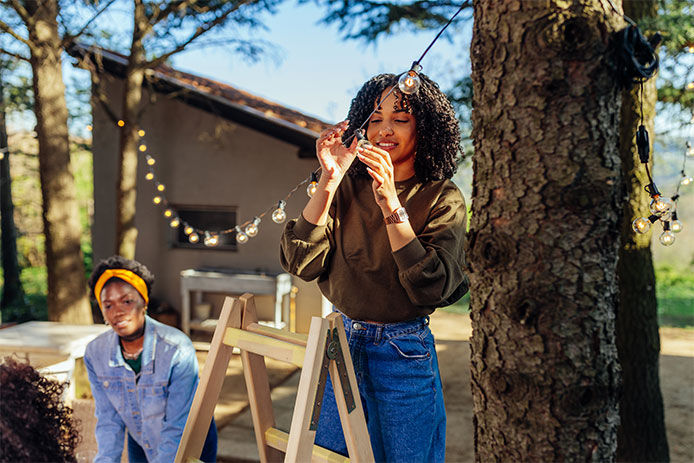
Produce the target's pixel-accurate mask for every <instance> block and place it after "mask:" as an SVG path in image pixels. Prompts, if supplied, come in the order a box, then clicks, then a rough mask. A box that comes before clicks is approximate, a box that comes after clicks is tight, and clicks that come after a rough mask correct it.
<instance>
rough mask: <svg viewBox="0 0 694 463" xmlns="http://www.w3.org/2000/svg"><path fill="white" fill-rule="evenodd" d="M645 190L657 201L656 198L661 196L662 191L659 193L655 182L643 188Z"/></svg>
mask: <svg viewBox="0 0 694 463" xmlns="http://www.w3.org/2000/svg"><path fill="white" fill-rule="evenodd" d="M643 189H644V190H646V193H648V194H649V195H651V198H653V199H656V198H655V197H656V196H660V191H658V187H657V186H656V185H655V182H651V183H649V184H648V185H646V186H645V187H643Z"/></svg>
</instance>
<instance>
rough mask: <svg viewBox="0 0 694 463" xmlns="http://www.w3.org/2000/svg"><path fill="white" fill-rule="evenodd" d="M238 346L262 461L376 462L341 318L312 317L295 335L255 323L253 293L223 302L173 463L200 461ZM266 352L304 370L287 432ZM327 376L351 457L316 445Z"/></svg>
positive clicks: (331, 315) (335, 314) (229, 298)
mask: <svg viewBox="0 0 694 463" xmlns="http://www.w3.org/2000/svg"><path fill="white" fill-rule="evenodd" d="M234 347H238V348H239V349H240V350H241V362H242V364H243V374H244V378H245V380H246V389H248V399H249V405H250V409H251V414H252V417H253V427H254V429H255V436H256V441H257V443H258V452H259V454H260V461H261V462H263V463H265V462H276V461H285V462H292V463H294V462H301V463H303V462H309V461H311V462H350V461H351V462H358V463H362V462H364V463H366V462H373V461H374V456H373V451H372V450H371V440H370V439H369V433H368V431H367V428H366V421H365V419H364V410H363V408H362V404H361V398H360V396H359V389H358V387H357V382H356V378H355V375H354V367H353V365H352V359H351V356H350V354H349V347H348V345H347V338H346V336H345V330H344V326H343V324H342V317H341V316H340V315H339V314H337V313H333V314H330V315H328V317H326V318H319V317H313V318H312V319H311V326H310V328H309V333H308V336H306V335H302V334H296V333H290V332H288V331H282V330H278V329H275V328H271V327H267V326H262V325H260V324H258V317H257V315H256V311H255V302H254V299H253V295H252V294H244V295H243V296H241V297H240V298H238V299H237V298H232V297H227V298H226V299H225V301H224V307H223V308H222V313H221V314H220V316H219V323H218V324H217V329H216V330H215V332H214V336H213V338H212V343H211V344H210V352H209V354H208V357H207V360H206V361H205V367H204V368H203V371H202V374H201V377H200V383H199V384H198V389H197V391H196V392H195V397H194V399H193V404H192V406H191V409H190V413H189V415H188V421H186V426H185V429H184V431H183V436H182V437H181V443H180V444H179V446H178V453H177V454H176V460H175V461H176V463H188V462H190V461H198V460H197V458H198V457H199V456H200V453H201V452H202V446H203V443H204V441H205V436H206V435H207V431H208V429H209V425H210V421H211V420H212V416H213V413H214V407H215V404H216V403H217V399H218V398H219V393H220V391H221V388H222V383H223V381H224V375H225V372H226V368H227V364H228V363H229V359H230V358H231V354H232V350H233V348H234ZM266 356H267V357H271V358H274V359H276V360H281V361H285V362H288V363H292V364H294V365H296V366H298V367H300V368H302V370H301V377H300V378H299V387H298V390H297V395H296V402H295V406H294V414H293V415H292V423H291V428H290V430H289V434H287V433H286V432H284V431H280V430H279V429H276V428H275V427H274V426H275V418H274V413H273V410H272V401H271V398H270V383H269V381H268V376H267V369H266V368H265V359H264V358H263V357H266ZM328 373H329V374H330V378H331V380H332V384H333V388H334V391H335V397H336V401H337V408H338V412H339V414H340V421H341V423H342V429H343V432H344V435H345V442H346V443H347V450H348V452H349V456H350V458H347V457H344V456H342V455H339V454H337V453H334V452H332V451H330V450H328V449H325V448H322V447H319V446H317V445H314V441H315V437H316V429H317V427H318V418H319V416H320V408H321V403H322V400H323V391H324V390H325V383H326V379H327V375H328Z"/></svg>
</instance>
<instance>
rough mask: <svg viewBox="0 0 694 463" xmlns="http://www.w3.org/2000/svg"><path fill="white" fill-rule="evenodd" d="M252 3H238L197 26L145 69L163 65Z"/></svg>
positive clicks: (249, 0) (150, 62)
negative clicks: (188, 35)
mask: <svg viewBox="0 0 694 463" xmlns="http://www.w3.org/2000/svg"><path fill="white" fill-rule="evenodd" d="M252 1H253V0H245V1H242V2H239V3H237V4H236V5H234V6H233V7H232V8H230V9H229V10H227V11H226V12H224V13H223V14H221V15H220V16H218V17H216V18H215V19H213V20H212V21H209V22H207V23H205V24H203V25H202V26H198V28H197V29H196V30H195V32H194V33H193V34H192V35H191V36H190V37H188V39H187V40H184V41H183V42H182V43H180V44H179V45H177V46H176V47H175V48H173V49H172V50H170V51H168V52H166V53H164V54H163V55H161V56H159V57H158V58H155V59H153V60H151V61H149V62H147V64H146V65H147V67H150V68H155V67H157V66H159V65H160V64H162V63H164V62H165V61H166V60H167V59H168V58H169V57H170V56H172V55H175V54H176V53H178V52H180V51H182V50H184V49H185V48H186V47H187V46H188V45H190V43H191V42H193V41H194V40H195V39H197V38H198V37H200V36H201V35H203V34H204V33H206V32H208V31H209V30H211V29H212V28H214V27H215V26H216V25H218V24H221V23H223V22H224V21H225V20H226V18H227V17H229V15H230V14H231V13H233V12H235V11H236V10H238V9H239V8H240V7H241V6H243V5H245V4H247V3H251V2H252Z"/></svg>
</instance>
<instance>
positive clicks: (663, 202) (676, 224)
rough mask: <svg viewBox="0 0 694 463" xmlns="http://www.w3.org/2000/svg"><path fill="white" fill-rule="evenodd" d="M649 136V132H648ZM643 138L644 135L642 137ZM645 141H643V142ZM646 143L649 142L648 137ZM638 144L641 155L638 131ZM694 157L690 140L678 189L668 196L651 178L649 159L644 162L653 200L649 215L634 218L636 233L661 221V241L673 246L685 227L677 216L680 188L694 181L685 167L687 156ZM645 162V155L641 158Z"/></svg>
mask: <svg viewBox="0 0 694 463" xmlns="http://www.w3.org/2000/svg"><path fill="white" fill-rule="evenodd" d="M646 137H647V133H646ZM641 138H643V136H642V137H641ZM642 143H643V142H642ZM645 143H646V144H647V143H648V139H647V138H646V140H645ZM637 145H638V146H639V155H641V151H642V149H643V148H642V147H641V144H639V135H638V133H637ZM646 156H647V154H646ZM689 157H694V148H693V147H692V144H691V143H690V142H687V143H686V150H684V156H683V160H682V169H681V170H680V177H679V181H678V182H677V189H676V190H675V194H674V195H672V196H670V197H667V196H663V195H662V194H661V193H660V191H658V187H657V186H656V185H655V183H654V182H653V179H652V178H651V173H650V171H649V169H648V164H647V162H648V159H647V158H646V162H645V163H644V164H645V166H646V173H647V175H648V180H649V181H650V183H649V184H648V185H646V187H645V190H646V191H647V192H648V194H649V195H650V196H651V202H650V204H649V206H648V209H649V211H650V213H651V214H650V215H649V216H648V217H638V218H636V219H634V221H633V222H632V223H631V228H632V229H633V230H634V231H635V232H636V233H641V234H643V233H647V232H648V230H650V229H651V224H654V223H655V222H658V221H660V222H661V223H662V226H663V232H662V233H661V234H660V237H659V239H658V240H659V241H660V244H662V245H663V246H672V245H673V244H674V243H675V234H677V233H679V232H681V231H682V230H683V228H684V225H683V224H682V221H681V220H679V218H678V217H677V203H678V201H679V199H680V188H681V187H683V186H688V185H691V184H693V183H694V178H693V177H692V176H691V175H687V173H686V171H685V167H686V165H687V158H689ZM641 161H642V162H643V157H642V158H641Z"/></svg>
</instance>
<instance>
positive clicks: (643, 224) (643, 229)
mask: <svg viewBox="0 0 694 463" xmlns="http://www.w3.org/2000/svg"><path fill="white" fill-rule="evenodd" d="M651 217H655V220H658V217H657V216H651ZM651 223H653V221H651V220H649V219H648V218H646V217H639V218H637V219H634V221H633V222H631V229H632V230H634V231H635V232H636V233H640V234H644V233H648V230H650V229H651Z"/></svg>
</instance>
